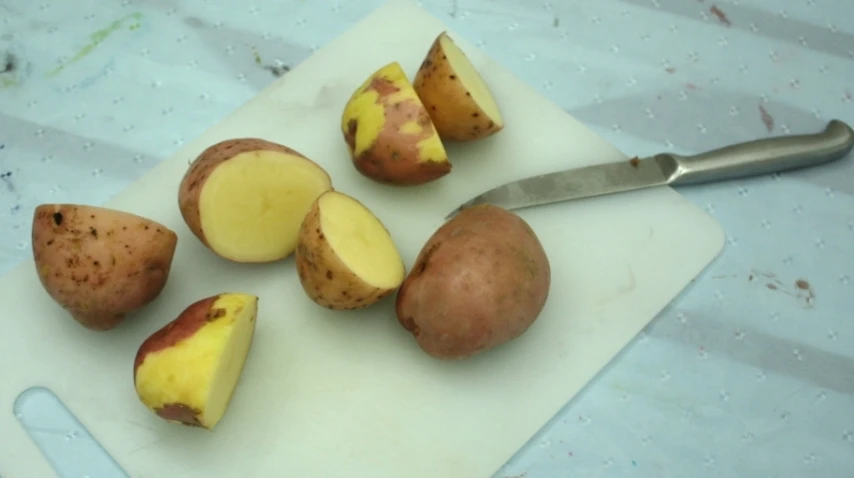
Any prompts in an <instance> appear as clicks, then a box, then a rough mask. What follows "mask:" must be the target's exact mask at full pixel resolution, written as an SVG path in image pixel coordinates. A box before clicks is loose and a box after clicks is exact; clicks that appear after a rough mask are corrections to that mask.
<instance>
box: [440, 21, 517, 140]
mask: <svg viewBox="0 0 854 478" xmlns="http://www.w3.org/2000/svg"><path fill="white" fill-rule="evenodd" d="M439 43H440V44H441V45H442V51H443V52H444V53H445V55H446V56H447V57H448V62H449V63H450V64H451V68H452V69H453V70H454V72H456V74H457V78H458V79H459V80H460V82H461V83H462V84H463V88H465V89H466V91H468V92H469V93H471V97H472V99H473V100H474V101H475V102H476V103H477V105H478V106H480V108H481V110H483V112H484V114H486V116H488V117H489V118H490V119H491V120H492V121H493V122H494V123H495V124H496V125H498V126H504V119H503V118H502V116H501V111H500V110H499V108H498V103H496V102H495V98H493V96H492V93H491V92H490V91H489V88H488V87H487V85H486V82H485V81H483V78H482V77H481V76H480V73H478V72H477V70H476V69H475V68H474V65H472V63H471V61H470V60H469V59H468V57H467V56H466V55H465V53H463V51H462V50H461V49H460V47H458V46H457V44H456V43H454V41H453V40H451V38H450V37H449V36H447V35H442V37H441V38H440V39H439Z"/></svg>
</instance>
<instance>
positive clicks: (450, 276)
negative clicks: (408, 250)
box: [396, 204, 551, 359]
mask: <svg viewBox="0 0 854 478" xmlns="http://www.w3.org/2000/svg"><path fill="white" fill-rule="evenodd" d="M550 285H551V266H550V265H549V259H548V257H547V256H546V252H545V250H543V246H542V245H541V244H540V241H539V239H538V238H537V236H536V234H535V233H534V231H533V230H532V229H531V228H530V226H528V224H527V223H526V222H525V221H524V220H523V219H522V218H520V217H519V216H518V215H516V214H514V213H512V212H510V211H507V210H505V209H502V208H500V207H497V206H492V205H487V204H484V205H479V206H473V207H470V208H467V209H463V210H462V211H461V212H460V213H459V214H458V215H456V216H454V217H453V218H452V219H450V220H449V221H448V222H446V223H445V224H444V225H442V226H441V227H439V229H437V230H436V232H435V233H434V234H433V235H432V236H431V237H430V239H429V240H428V241H427V242H426V244H424V247H423V248H422V249H421V252H420V253H419V254H418V257H417V259H416V261H415V265H414V266H413V267H412V270H411V272H410V273H409V275H408V276H407V277H406V280H404V282H403V284H402V285H401V286H400V288H399V289H398V293H397V302H396V310H397V318H398V320H399V321H400V324H401V325H402V326H403V327H404V328H405V329H406V330H408V331H409V332H411V333H412V335H413V336H414V337H415V340H416V341H417V343H418V345H419V346H420V347H421V349H422V350H424V351H425V352H426V353H428V354H429V355H431V356H433V357H436V358H440V359H463V358H467V357H471V356H473V355H475V354H477V353H481V352H484V351H486V350H489V349H493V348H495V347H498V346H499V345H502V344H504V343H507V342H509V341H510V340H513V339H516V338H517V337H519V336H520V335H522V334H523V333H524V332H525V331H526V330H528V328H529V327H530V326H531V325H532V324H533V323H534V321H535V320H536V319H537V317H539V315H540V312H541V311H542V310H543V307H544V306H545V304H546V300H547V299H548V296H549V287H550Z"/></svg>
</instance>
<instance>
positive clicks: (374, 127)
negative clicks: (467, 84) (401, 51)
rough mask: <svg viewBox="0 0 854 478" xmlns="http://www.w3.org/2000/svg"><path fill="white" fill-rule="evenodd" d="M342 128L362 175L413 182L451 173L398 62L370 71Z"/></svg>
mask: <svg viewBox="0 0 854 478" xmlns="http://www.w3.org/2000/svg"><path fill="white" fill-rule="evenodd" d="M341 132H342V133H343V134H344V140H345V141H346V143H347V147H348V149H349V151H350V156H351V159H352V161H353V165H354V166H355V167H356V169H357V170H358V171H359V172H360V173H362V174H363V175H364V176H366V177H368V178H371V179H373V180H375V181H378V182H381V183H385V184H393V185H398V186H414V185H418V184H423V183H426V182H429V181H433V180H436V179H438V178H440V177H442V176H444V175H446V174H448V173H449V172H451V163H450V162H449V161H448V155H447V153H446V152H445V146H444V145H443V144H442V141H441V139H440V138H439V135H438V134H437V133H436V129H435V128H434V127H433V123H432V122H431V121H430V115H429V114H427V111H426V110H425V109H424V105H423V104H422V103H421V100H420V99H419V98H418V95H417V94H415V90H414V89H413V88H412V84H411V83H410V82H409V80H408V79H407V78H406V74H405V73H404V72H403V69H402V68H401V67H400V64H399V63H397V62H392V63H389V64H388V65H385V66H383V67H382V68H380V69H379V70H377V71H376V72H374V73H373V74H372V75H371V76H370V77H369V78H368V79H367V80H366V81H365V82H364V83H363V84H362V85H361V86H359V88H358V89H357V90H356V91H355V92H354V93H353V95H352V96H351V97H350V99H349V101H348V102H347V105H346V106H345V108H344V112H343V114H342V116H341Z"/></svg>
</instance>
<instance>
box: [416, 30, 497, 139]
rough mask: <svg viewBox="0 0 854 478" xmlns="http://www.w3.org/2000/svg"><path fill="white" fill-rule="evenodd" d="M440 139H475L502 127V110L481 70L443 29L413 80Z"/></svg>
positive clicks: (484, 136)
mask: <svg viewBox="0 0 854 478" xmlns="http://www.w3.org/2000/svg"><path fill="white" fill-rule="evenodd" d="M412 84H413V88H415V91H416V93H418V96H419V97H420V98H421V101H422V102H423V103H424V107H425V108H427V112H428V113H429V114H430V118H431V119H432V120H433V125H434V126H435V128H436V131H438V132H439V136H440V137H441V138H442V139H443V140H446V141H447V140H450V141H460V142H463V141H475V140H479V139H483V138H486V137H489V136H492V135H493V134H495V133H497V132H499V131H501V130H502V129H503V128H504V119H503V117H502V115H501V110H500V109H499V107H498V104H497V103H496V101H495V98H494V97H493V95H492V92H491V91H490V90H489V87H488V86H487V84H486V82H485V81H484V79H483V77H481V75H480V73H478V71H477V70H476V69H475V67H474V65H472V63H471V61H470V60H469V59H468V57H467V56H466V55H465V53H464V52H463V51H462V50H461V49H460V47H459V46H457V44H455V43H454V41H453V40H451V38H450V37H449V36H448V34H447V33H445V32H442V33H441V34H439V36H438V37H436V39H435V40H434V41H433V44H432V45H431V47H430V49H429V50H428V52H427V55H426V57H425V58H424V62H423V63H421V67H420V68H419V69H418V72H417V73H416V75H415V79H414V80H413V82H412Z"/></svg>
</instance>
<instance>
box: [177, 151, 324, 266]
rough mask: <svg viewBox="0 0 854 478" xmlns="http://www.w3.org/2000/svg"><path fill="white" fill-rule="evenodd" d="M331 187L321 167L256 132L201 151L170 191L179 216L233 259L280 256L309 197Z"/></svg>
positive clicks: (292, 241)
mask: <svg viewBox="0 0 854 478" xmlns="http://www.w3.org/2000/svg"><path fill="white" fill-rule="evenodd" d="M331 189H332V180H331V179H330V177H329V175H328V174H327V173H326V171H325V170H324V169H323V168H322V167H320V166H319V165H317V164H316V163H314V162H313V161H311V160H310V159H308V158H306V157H305V156H303V155H302V154H300V153H298V152H296V151H294V150H293V149H291V148H288V147H286V146H282V145H280V144H276V143H273V142H270V141H266V140H263V139H257V138H238V139H229V140H225V141H222V142H220V143H217V144H215V145H213V146H211V147H209V148H207V149H206V150H204V151H203V152H202V153H201V154H200V155H199V156H198V158H196V160H195V161H194V162H193V163H192V165H191V166H190V169H189V170H188V171H187V173H186V174H185V176H184V178H183V180H182V182H181V187H180V190H179V193H178V202H179V205H180V208H181V215H182V216H183V217H184V221H185V222H186V223H187V225H188V227H189V228H190V230H191V231H192V232H193V234H194V235H195V236H196V237H197V238H199V240H201V241H202V243H203V244H204V245H205V246H207V247H208V248H209V249H211V250H212V251H213V252H214V253H216V254H218V255H220V256H222V257H224V258H226V259H229V260H232V261H234V262H272V261H277V260H280V259H284V258H285V257H288V256H289V255H290V254H291V253H292V252H293V251H294V248H295V247H296V242H297V234H298V233H299V227H300V224H301V223H302V220H303V218H304V217H305V214H306V213H307V212H308V209H309V208H310V207H311V204H312V203H313V202H314V200H315V199H317V197H318V196H320V195H321V194H322V193H324V192H326V191H329V190H331Z"/></svg>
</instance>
